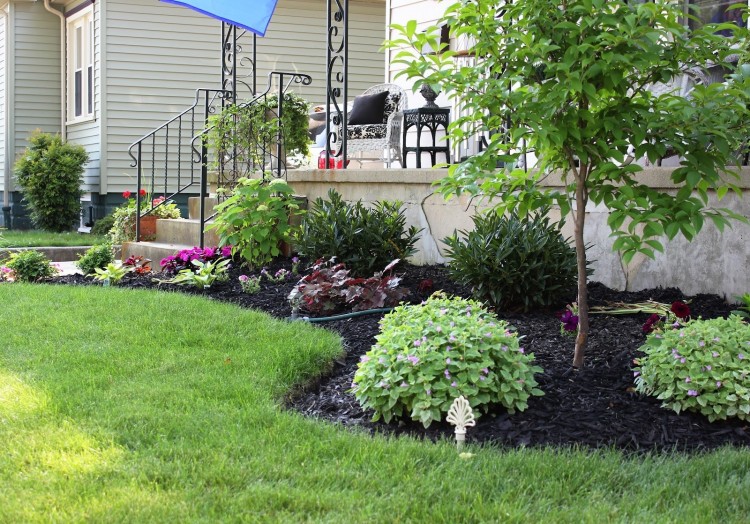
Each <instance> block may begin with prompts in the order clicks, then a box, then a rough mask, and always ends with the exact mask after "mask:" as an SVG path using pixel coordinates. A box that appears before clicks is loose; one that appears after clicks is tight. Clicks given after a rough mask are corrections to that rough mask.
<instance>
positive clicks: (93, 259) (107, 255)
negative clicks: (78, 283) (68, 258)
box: [76, 244, 115, 275]
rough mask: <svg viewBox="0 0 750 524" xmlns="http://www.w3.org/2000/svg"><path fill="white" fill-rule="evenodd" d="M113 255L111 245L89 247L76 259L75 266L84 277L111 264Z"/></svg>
mask: <svg viewBox="0 0 750 524" xmlns="http://www.w3.org/2000/svg"><path fill="white" fill-rule="evenodd" d="M114 259H115V253H114V251H113V249H112V245H111V244H98V245H96V246H91V247H90V248H89V249H87V250H86V252H85V253H84V254H83V255H81V256H80V257H79V258H78V261H77V262H76V266H77V267H78V269H80V270H81V271H83V274H84V275H89V274H91V273H94V272H95V271H96V269H97V268H104V267H106V266H107V264H109V263H111V262H113V261H114Z"/></svg>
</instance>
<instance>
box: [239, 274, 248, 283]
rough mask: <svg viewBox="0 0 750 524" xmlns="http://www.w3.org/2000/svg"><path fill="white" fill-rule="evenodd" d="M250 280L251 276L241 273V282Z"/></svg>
mask: <svg viewBox="0 0 750 524" xmlns="http://www.w3.org/2000/svg"><path fill="white" fill-rule="evenodd" d="M248 280H250V277H249V276H247V275H240V276H239V281H240V282H247V281H248Z"/></svg>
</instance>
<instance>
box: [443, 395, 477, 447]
mask: <svg viewBox="0 0 750 524" xmlns="http://www.w3.org/2000/svg"><path fill="white" fill-rule="evenodd" d="M445 420H447V421H448V422H449V423H451V424H453V425H454V426H456V445H457V446H458V447H459V448H460V447H461V446H462V445H463V443H464V441H465V440H466V428H467V427H469V426H476V424H477V423H476V421H475V420H474V412H473V411H472V410H471V404H469V401H468V400H466V399H465V398H464V396H463V395H461V396H460V397H458V398H457V399H456V400H454V401H453V404H451V407H450V409H449V410H448V416H447V417H446V419H445Z"/></svg>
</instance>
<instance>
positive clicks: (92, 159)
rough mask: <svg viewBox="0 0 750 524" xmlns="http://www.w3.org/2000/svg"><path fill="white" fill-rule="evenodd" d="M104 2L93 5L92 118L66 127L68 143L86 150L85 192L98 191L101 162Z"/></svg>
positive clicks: (74, 5) (71, 6) (68, 8)
mask: <svg viewBox="0 0 750 524" xmlns="http://www.w3.org/2000/svg"><path fill="white" fill-rule="evenodd" d="M81 3H82V2H80V1H79V2H73V3H71V4H69V5H67V6H66V7H65V10H66V12H67V11H70V10H71V9H72V8H74V7H76V6H77V5H78V4H81ZM106 5H107V4H106V2H105V1H99V2H95V3H94V118H93V119H92V120H87V121H85V122H79V123H75V124H69V125H68V126H67V133H68V136H67V138H68V141H70V142H75V143H76V144H80V145H82V146H83V147H85V148H86V151H87V152H88V154H89V162H88V164H86V167H85V171H84V173H83V190H84V191H85V192H94V193H97V192H98V191H99V177H100V160H101V121H102V119H101V107H102V96H101V95H102V90H101V63H102V62H101V19H102V17H101V13H102V9H103V8H104V7H105V6H106Z"/></svg>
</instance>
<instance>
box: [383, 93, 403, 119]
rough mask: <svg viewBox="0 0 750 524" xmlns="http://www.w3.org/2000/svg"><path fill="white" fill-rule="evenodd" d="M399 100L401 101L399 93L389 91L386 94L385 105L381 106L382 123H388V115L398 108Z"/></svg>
mask: <svg viewBox="0 0 750 524" xmlns="http://www.w3.org/2000/svg"><path fill="white" fill-rule="evenodd" d="M399 102H401V94H400V93H389V94H388V96H387V97H386V98H385V106H384V108H383V123H384V124H387V123H388V117H389V116H391V114H392V113H395V112H396V110H397V109H398V105H399Z"/></svg>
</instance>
